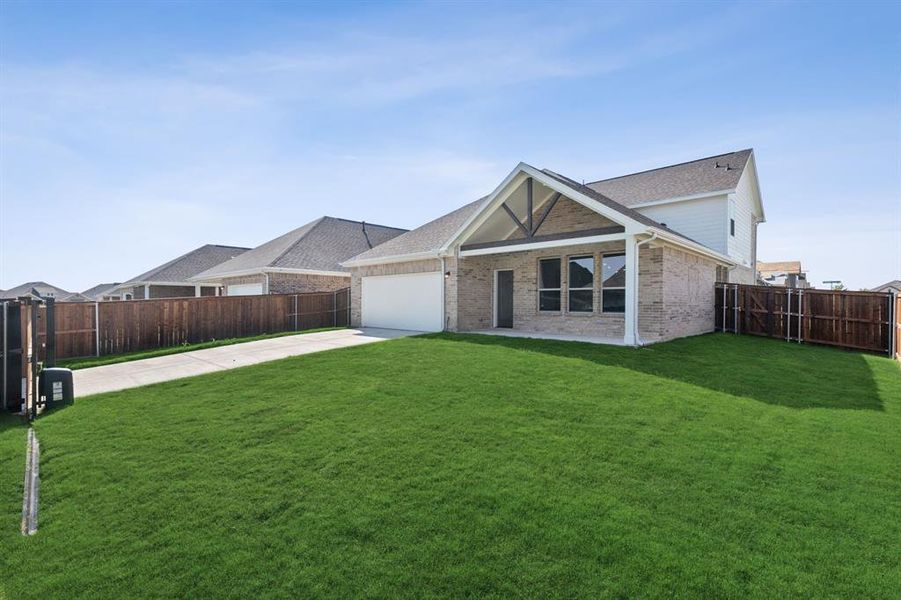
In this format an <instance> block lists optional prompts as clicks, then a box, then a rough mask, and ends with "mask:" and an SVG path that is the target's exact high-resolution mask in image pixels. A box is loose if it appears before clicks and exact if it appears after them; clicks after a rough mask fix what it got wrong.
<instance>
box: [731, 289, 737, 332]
mask: <svg viewBox="0 0 901 600" xmlns="http://www.w3.org/2000/svg"><path fill="white" fill-rule="evenodd" d="M732 300H733V302H734V303H735V306H734V307H733V308H734V311H735V312H734V313H733V315H732V321H733V323H732V331H733V332H734V333H735V334H738V284H736V285H735V293H734V294H733V295H732Z"/></svg>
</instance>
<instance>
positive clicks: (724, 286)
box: [721, 283, 729, 333]
mask: <svg viewBox="0 0 901 600" xmlns="http://www.w3.org/2000/svg"><path fill="white" fill-rule="evenodd" d="M728 287H729V286H728V285H726V284H725V283H723V327H722V330H721V331H722V332H723V333H725V332H726V288H728Z"/></svg>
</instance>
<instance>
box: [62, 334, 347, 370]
mask: <svg viewBox="0 0 901 600" xmlns="http://www.w3.org/2000/svg"><path fill="white" fill-rule="evenodd" d="M336 329H343V327H321V328H319V329H307V330H304V331H284V332H281V333H265V334H263V335H254V336H251V337H242V338H226V339H224V340H211V341H209V342H201V343H198V344H184V345H181V346H169V347H168V348H154V349H153V350H141V351H139V352H126V353H123V354H108V355H105V356H85V357H82V358H62V359H60V360H58V361H56V366H57V367H66V368H68V369H72V370H75V369H87V368H88V367H100V366H102V365H114V364H116V363H123V362H129V361H132V360H141V359H144V358H153V357H154V356H166V355H169V354H180V353H182V352H190V351H192V350H203V349H205V348H218V347H219V346H231V345H232V344H242V343H244V342H256V341H257V340H269V339H272V338H279V337H285V336H287V335H302V334H304V333H319V332H320V331H334V330H336Z"/></svg>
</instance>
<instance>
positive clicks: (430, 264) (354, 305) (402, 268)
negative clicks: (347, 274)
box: [350, 258, 456, 327]
mask: <svg viewBox="0 0 901 600" xmlns="http://www.w3.org/2000/svg"><path fill="white" fill-rule="evenodd" d="M440 270H441V261H440V260H439V259H437V258H436V259H429V260H417V261H410V262H401V263H387V264H383V265H373V266H368V267H357V268H355V269H351V271H352V277H351V283H350V324H351V326H352V327H359V326H360V324H361V322H362V304H361V302H360V297H361V296H362V293H363V283H362V282H363V277H369V276H371V275H404V274H406V273H427V272H430V271H440ZM446 285H447V284H446ZM446 289H447V288H446ZM453 296H454V297H456V293H454V294H453ZM445 298H447V296H445Z"/></svg>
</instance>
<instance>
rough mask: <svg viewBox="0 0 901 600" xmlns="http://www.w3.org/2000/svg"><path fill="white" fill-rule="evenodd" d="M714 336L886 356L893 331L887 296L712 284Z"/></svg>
mask: <svg viewBox="0 0 901 600" xmlns="http://www.w3.org/2000/svg"><path fill="white" fill-rule="evenodd" d="M714 294H715V302H714V306H715V323H716V330H717V331H729V332H732V333H739V334H746V335H759V336H764V337H772V338H782V339H784V340H786V341H791V342H798V343H800V342H807V343H811V344H824V345H827V346H838V347H841V348H850V349H854V350H865V351H869V352H884V353H887V354H889V355H891V354H892V352H893V348H894V347H895V346H896V344H897V341H896V340H895V336H896V332H897V331H898V328H899V326H901V325H899V322H898V320H899V316H901V315H899V314H898V311H897V306H901V303H899V302H897V301H896V299H895V298H894V297H893V295H892V294H890V293H882V292H850V291H845V290H812V289H793V288H783V287H767V286H757V285H743V284H736V283H718V284H716V288H715V290H714Z"/></svg>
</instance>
